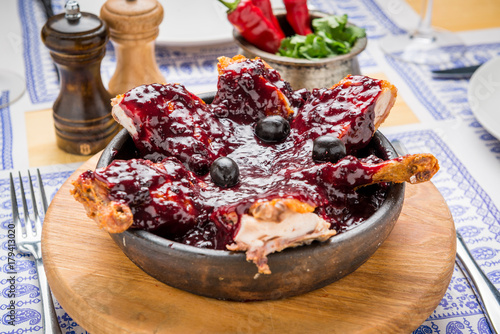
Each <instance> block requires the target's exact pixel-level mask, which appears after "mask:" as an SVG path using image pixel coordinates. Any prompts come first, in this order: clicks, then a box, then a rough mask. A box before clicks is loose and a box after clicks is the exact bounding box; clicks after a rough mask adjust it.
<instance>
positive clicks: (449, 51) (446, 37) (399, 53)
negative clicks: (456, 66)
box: [380, 0, 465, 65]
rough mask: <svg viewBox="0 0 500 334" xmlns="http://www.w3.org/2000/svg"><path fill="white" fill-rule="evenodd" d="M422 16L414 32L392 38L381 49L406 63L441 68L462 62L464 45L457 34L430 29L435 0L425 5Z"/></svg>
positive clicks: (382, 41) (385, 39) (430, 0)
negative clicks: (438, 66) (442, 65)
mask: <svg viewBox="0 0 500 334" xmlns="http://www.w3.org/2000/svg"><path fill="white" fill-rule="evenodd" d="M422 7H423V10H422V12H423V16H421V18H420V22H419V24H418V27H417V29H416V30H415V31H414V32H413V33H411V34H410V33H409V34H406V35H401V36H389V37H386V38H384V39H382V40H381V41H380V48H381V49H382V51H384V52H385V53H386V54H387V55H390V56H391V57H394V58H397V59H400V60H404V61H406V62H411V63H416V64H423V65H439V64H447V63H449V64H452V63H453V62H455V61H456V60H458V59H460V58H461V57H462V55H463V53H464V51H465V46H464V44H463V42H462V40H461V39H460V37H458V36H457V35H456V34H454V33H452V32H449V31H446V30H442V29H437V28H433V27H432V26H431V19H432V7H433V0H424V1H423V3H422Z"/></svg>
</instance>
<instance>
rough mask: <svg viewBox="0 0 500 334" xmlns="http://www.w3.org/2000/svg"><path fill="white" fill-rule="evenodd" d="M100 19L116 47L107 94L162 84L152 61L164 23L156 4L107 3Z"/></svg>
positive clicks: (150, 0)
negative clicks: (160, 26)
mask: <svg viewBox="0 0 500 334" xmlns="http://www.w3.org/2000/svg"><path fill="white" fill-rule="evenodd" d="M100 16H101V18H102V19H103V20H104V21H105V22H106V24H107V25H108V26H109V30H110V37H111V41H112V42H113V46H114V47H115V53H116V70H115V73H114V74H113V76H112V78H111V80H110V81H109V91H110V92H111V93H112V94H114V95H118V94H123V93H125V92H127V91H128V90H130V89H132V88H134V87H136V86H139V85H142V84H150V83H165V82H166V81H165V77H164V76H163V74H162V73H161V72H160V69H159V68H158V65H157V63H156V59H155V39H156V37H158V33H159V25H160V23H161V21H162V20H163V7H162V6H161V5H160V3H159V2H158V1H157V0H107V1H106V2H105V3H104V5H103V6H102V7H101V14H100Z"/></svg>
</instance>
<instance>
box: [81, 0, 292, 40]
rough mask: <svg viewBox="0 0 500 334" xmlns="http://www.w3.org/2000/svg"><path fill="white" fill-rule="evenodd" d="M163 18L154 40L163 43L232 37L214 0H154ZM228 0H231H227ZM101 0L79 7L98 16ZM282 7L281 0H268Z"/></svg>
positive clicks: (221, 7)
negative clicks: (160, 9) (156, 0)
mask: <svg viewBox="0 0 500 334" xmlns="http://www.w3.org/2000/svg"><path fill="white" fill-rule="evenodd" d="M158 1H159V3H160V4H161V5H162V6H163V11H164V14H163V21H162V23H161V24H160V34H159V35H158V37H157V39H156V43H158V44H160V45H165V46H206V45H211V44H220V43H227V42H231V41H232V40H233V26H232V25H231V23H229V21H228V19H227V13H226V12H227V8H226V7H225V6H224V5H223V4H221V3H220V2H219V1H217V0H182V1H181V0H158ZM228 1H229V2H232V1H233V0H228ZM103 3H104V1H103V0H86V1H81V4H80V9H81V10H82V11H84V12H90V13H93V14H95V15H98V16H99V13H100V11H101V6H102V4H103ZM271 5H272V6H273V7H283V3H282V1H281V0H271Z"/></svg>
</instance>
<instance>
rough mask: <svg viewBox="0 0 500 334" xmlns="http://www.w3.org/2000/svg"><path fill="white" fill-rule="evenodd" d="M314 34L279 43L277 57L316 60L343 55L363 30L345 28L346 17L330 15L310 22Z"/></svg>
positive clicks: (349, 49)
mask: <svg viewBox="0 0 500 334" xmlns="http://www.w3.org/2000/svg"><path fill="white" fill-rule="evenodd" d="M312 27H313V31H314V33H312V34H309V35H307V36H302V35H294V36H291V37H287V38H285V39H283V40H282V41H281V46H280V48H279V50H278V53H277V54H278V55H280V56H285V57H291V58H303V59H304V58H305V59H310V60H314V59H318V58H327V57H332V56H337V55H343V54H346V53H349V51H351V48H352V46H353V45H354V44H355V43H356V41H357V40H358V38H362V37H365V36H366V32H365V29H363V28H360V27H355V26H347V15H346V14H344V15H332V16H327V17H322V18H317V19H313V20H312Z"/></svg>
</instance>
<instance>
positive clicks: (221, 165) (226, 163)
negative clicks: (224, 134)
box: [210, 157, 240, 188]
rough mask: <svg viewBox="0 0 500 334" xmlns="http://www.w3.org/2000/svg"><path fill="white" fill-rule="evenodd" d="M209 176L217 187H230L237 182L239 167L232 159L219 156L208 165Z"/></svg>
mask: <svg viewBox="0 0 500 334" xmlns="http://www.w3.org/2000/svg"><path fill="white" fill-rule="evenodd" d="M210 177H211V178H212V181H213V182H214V183H215V184H216V185H218V186H219V187H224V188H228V187H232V186H234V185H236V184H237V183H238V180H239V177H240V169H239V168H238V165H237V164H236V162H234V160H233V159H231V158H227V157H220V158H217V159H216V160H215V161H214V162H213V163H212V166H210Z"/></svg>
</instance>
